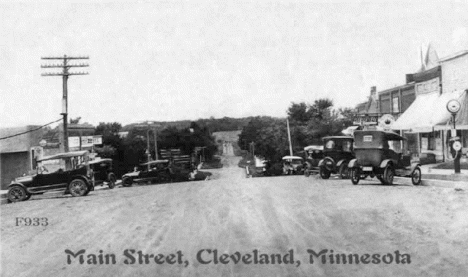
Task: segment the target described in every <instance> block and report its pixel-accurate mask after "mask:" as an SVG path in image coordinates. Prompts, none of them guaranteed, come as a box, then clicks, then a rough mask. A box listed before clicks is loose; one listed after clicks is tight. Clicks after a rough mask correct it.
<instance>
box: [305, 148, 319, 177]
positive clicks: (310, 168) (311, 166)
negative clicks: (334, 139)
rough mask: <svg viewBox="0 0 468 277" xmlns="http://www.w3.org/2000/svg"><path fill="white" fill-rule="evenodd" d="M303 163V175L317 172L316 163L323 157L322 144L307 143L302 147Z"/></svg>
mask: <svg viewBox="0 0 468 277" xmlns="http://www.w3.org/2000/svg"><path fill="white" fill-rule="evenodd" d="M304 155H305V163H304V175H305V176H306V177H309V176H310V174H311V173H313V172H316V173H318V172H319V167H318V164H319V162H320V160H322V159H323V146H322V145H309V146H307V147H304Z"/></svg>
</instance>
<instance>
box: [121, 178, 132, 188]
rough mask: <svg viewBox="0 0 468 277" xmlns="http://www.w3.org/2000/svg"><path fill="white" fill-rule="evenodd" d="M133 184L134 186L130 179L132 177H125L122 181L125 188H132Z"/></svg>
mask: <svg viewBox="0 0 468 277" xmlns="http://www.w3.org/2000/svg"><path fill="white" fill-rule="evenodd" d="M132 184H133V180H132V178H130V177H124V178H123V179H122V185H123V186H124V187H131V186H132Z"/></svg>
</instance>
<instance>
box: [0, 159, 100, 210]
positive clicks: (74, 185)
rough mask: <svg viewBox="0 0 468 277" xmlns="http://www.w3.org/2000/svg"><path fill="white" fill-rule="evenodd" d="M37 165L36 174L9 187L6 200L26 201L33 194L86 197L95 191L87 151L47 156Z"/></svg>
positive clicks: (12, 183)
mask: <svg viewBox="0 0 468 277" xmlns="http://www.w3.org/2000/svg"><path fill="white" fill-rule="evenodd" d="M37 163H38V164H37V168H36V170H35V173H34V174H32V175H29V176H23V177H18V178H16V179H14V180H13V181H12V182H11V184H10V185H9V186H8V193H7V197H8V200H9V201H10V202H19V201H25V200H28V199H29V198H30V197H31V195H33V194H43V193H45V192H51V191H64V192H65V193H66V194H67V193H70V194H71V195H72V196H84V195H87V194H88V193H89V192H90V191H92V190H94V181H93V173H92V170H91V168H90V167H89V157H88V151H76V152H67V153H60V154H56V155H52V156H46V157H43V158H39V159H38V160H37Z"/></svg>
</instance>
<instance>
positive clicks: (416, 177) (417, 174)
mask: <svg viewBox="0 0 468 277" xmlns="http://www.w3.org/2000/svg"><path fill="white" fill-rule="evenodd" d="M421 179H422V176H421V169H420V168H419V166H418V167H416V168H415V169H414V170H413V173H411V182H412V183H413V185H415V186H419V185H420V184H421V181H422V180H421Z"/></svg>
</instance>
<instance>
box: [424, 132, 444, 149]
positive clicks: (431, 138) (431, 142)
mask: <svg viewBox="0 0 468 277" xmlns="http://www.w3.org/2000/svg"><path fill="white" fill-rule="evenodd" d="M439 137H440V133H439V132H430V133H421V148H422V149H423V150H435V149H436V138H439Z"/></svg>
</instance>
